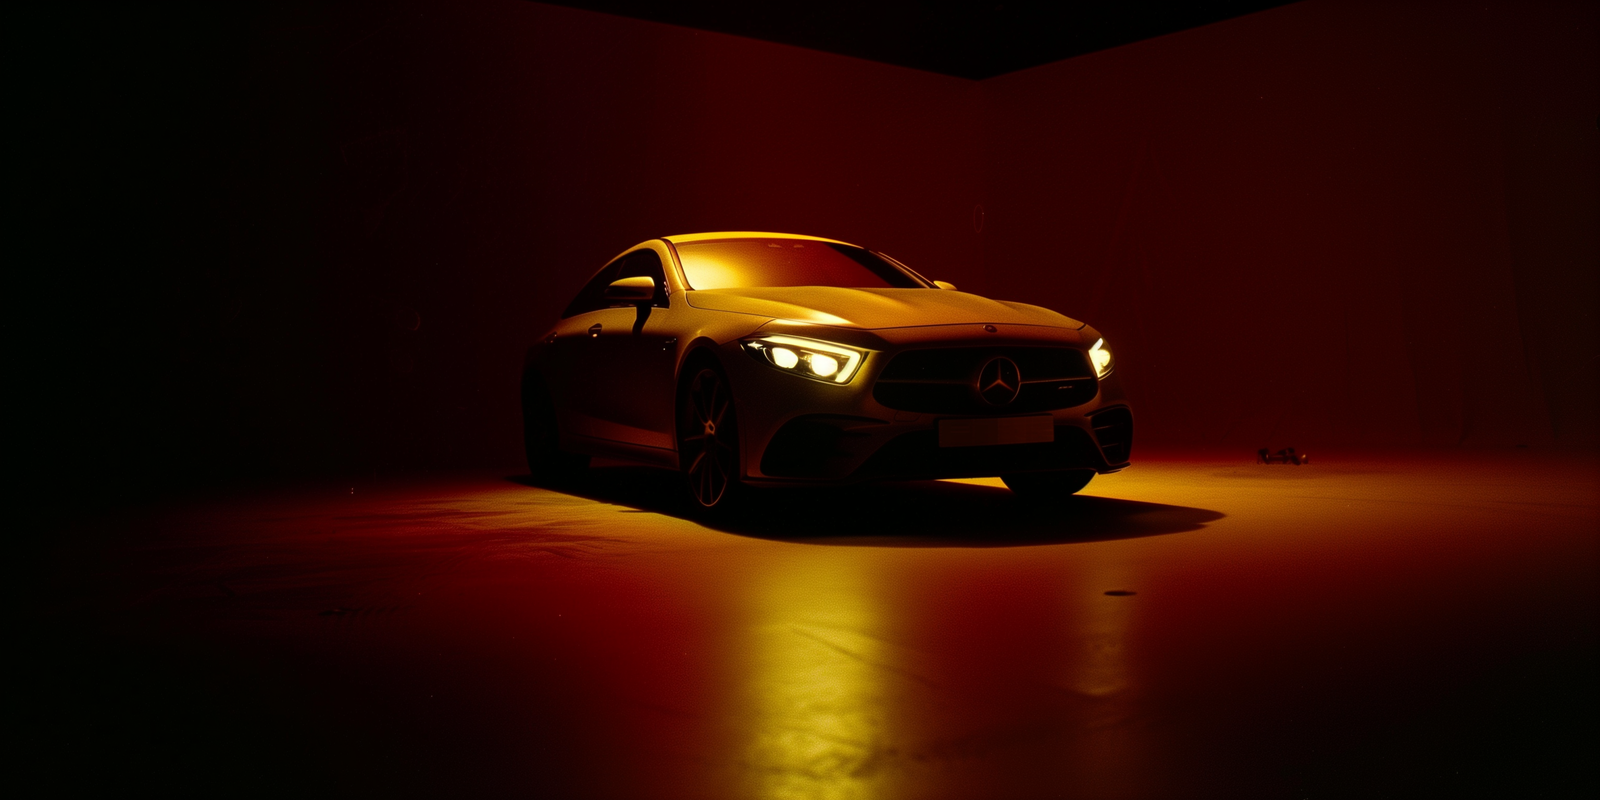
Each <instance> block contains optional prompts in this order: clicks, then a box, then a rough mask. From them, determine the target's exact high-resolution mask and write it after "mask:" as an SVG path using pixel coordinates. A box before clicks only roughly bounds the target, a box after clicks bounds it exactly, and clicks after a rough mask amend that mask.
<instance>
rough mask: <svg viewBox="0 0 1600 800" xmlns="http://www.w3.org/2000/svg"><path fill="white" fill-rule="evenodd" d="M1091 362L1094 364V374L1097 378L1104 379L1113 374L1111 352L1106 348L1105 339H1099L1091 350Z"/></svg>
mask: <svg viewBox="0 0 1600 800" xmlns="http://www.w3.org/2000/svg"><path fill="white" fill-rule="evenodd" d="M1089 361H1090V362H1092V363H1093V364H1094V374H1095V377H1097V378H1104V377H1105V376H1107V375H1110V374H1111V351H1110V350H1109V349H1107V347H1106V340H1105V339H1098V340H1096V341H1095V343H1094V347H1091V348H1089Z"/></svg>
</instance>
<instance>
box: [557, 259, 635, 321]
mask: <svg viewBox="0 0 1600 800" xmlns="http://www.w3.org/2000/svg"><path fill="white" fill-rule="evenodd" d="M622 262H623V259H618V260H616V261H613V262H611V263H610V264H607V265H606V266H605V268H604V269H602V270H600V272H599V273H597V274H596V275H595V276H594V277H593V278H590V279H589V282H588V283H586V284H584V286H583V290H582V291H580V292H578V296H577V297H574V298H572V303H570V304H569V305H568V306H567V310H566V311H563V312H561V318H562V319H566V318H567V317H576V316H577V315H579V314H587V313H589V312H590V311H599V310H600V309H602V308H605V307H606V306H607V305H609V304H608V303H606V287H607V286H610V285H611V282H612V281H614V280H616V278H615V277H613V276H614V275H616V274H617V269H618V268H620V267H621V266H622Z"/></svg>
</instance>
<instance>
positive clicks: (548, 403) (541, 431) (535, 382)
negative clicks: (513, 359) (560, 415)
mask: <svg viewBox="0 0 1600 800" xmlns="http://www.w3.org/2000/svg"><path fill="white" fill-rule="evenodd" d="M556 425H557V423H556V406H555V401H554V400H553V399H552V398H551V397H550V390H549V389H548V388H546V387H545V384H544V381H543V380H542V379H540V378H539V376H538V375H536V374H533V373H529V374H527V375H524V376H523V378H522V447H523V451H524V452H525V453H526V454H527V457H528V472H529V474H530V475H532V476H533V479H534V481H535V482H538V483H544V484H560V483H567V482H570V481H573V480H575V479H577V478H578V477H579V476H580V475H582V474H583V472H584V470H586V469H588V467H589V457H588V456H582V455H577V454H575V453H568V452H566V451H564V450H562V449H561V444H560V441H561V440H560V438H559V437H558V435H557V427H556Z"/></svg>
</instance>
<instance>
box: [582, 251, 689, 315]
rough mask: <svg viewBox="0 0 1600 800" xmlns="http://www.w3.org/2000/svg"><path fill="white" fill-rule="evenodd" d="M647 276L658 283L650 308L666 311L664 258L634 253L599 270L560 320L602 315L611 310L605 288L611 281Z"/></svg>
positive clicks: (652, 254)
mask: <svg viewBox="0 0 1600 800" xmlns="http://www.w3.org/2000/svg"><path fill="white" fill-rule="evenodd" d="M640 275H644V276H646V277H648V278H650V280H653V281H655V282H656V296H655V299H653V300H651V301H650V303H651V305H654V306H655V307H657V308H666V307H667V275H666V272H665V271H664V270H663V269H662V267H661V256H659V255H657V254H656V251H654V250H650V249H645V250H635V251H634V252H632V253H629V254H627V255H625V256H623V257H622V258H619V259H617V260H616V261H613V262H611V263H610V264H609V265H607V266H606V268H605V269H602V270H600V272H599V273H598V274H596V275H595V276H594V277H593V278H590V279H589V282H588V283H587V284H585V285H584V287H583V291H580V292H578V296H577V297H575V298H573V300H572V303H571V304H570V305H568V306H567V310H566V311H563V312H561V318H562V319H566V318H567V317H575V316H577V315H579V314H587V313H589V312H590V311H599V310H600V309H602V308H610V307H611V303H609V302H607V301H606V287H607V286H610V285H611V282H612V281H618V280H622V279H623V278H634V277H638V276H640Z"/></svg>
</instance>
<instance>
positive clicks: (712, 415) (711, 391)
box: [677, 365, 739, 509]
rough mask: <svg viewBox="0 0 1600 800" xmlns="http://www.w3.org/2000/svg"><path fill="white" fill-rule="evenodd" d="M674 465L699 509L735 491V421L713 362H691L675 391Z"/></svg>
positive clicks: (721, 504)
mask: <svg viewBox="0 0 1600 800" xmlns="http://www.w3.org/2000/svg"><path fill="white" fill-rule="evenodd" d="M677 427H678V467H679V470H680V471H681V472H682V473H683V478H684V483H685V484H686V485H687V486H688V488H689V495H690V496H691V497H693V498H694V500H695V503H697V504H698V505H699V506H700V507H701V508H703V509H721V508H726V507H728V506H729V505H730V504H731V502H730V501H731V500H732V499H733V497H734V496H735V495H736V494H737V493H738V491H739V427H738V421H737V419H736V418H735V417H734V410H733V392H732V390H731V389H730V388H729V387H728V379H727V378H726V377H724V376H723V374H722V371H721V370H719V369H717V368H716V367H714V366H709V365H702V366H697V367H691V368H690V369H689V370H688V377H687V378H686V379H685V380H684V381H683V383H682V384H681V385H680V388H679V391H678V426H677Z"/></svg>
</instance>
